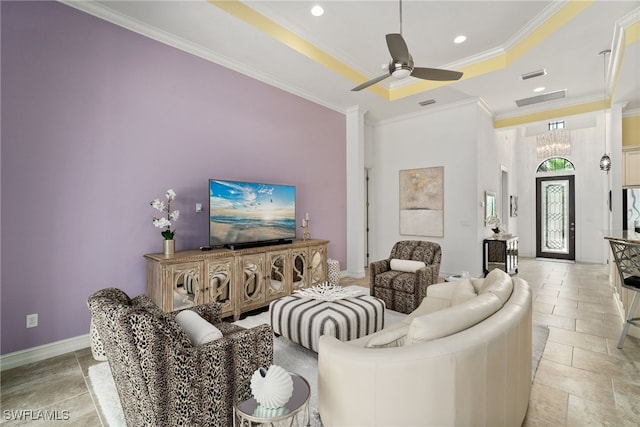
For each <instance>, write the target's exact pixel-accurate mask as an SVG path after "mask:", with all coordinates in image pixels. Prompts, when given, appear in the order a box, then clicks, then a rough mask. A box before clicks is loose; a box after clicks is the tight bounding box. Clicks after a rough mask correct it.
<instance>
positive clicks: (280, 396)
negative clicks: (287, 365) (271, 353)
mask: <svg viewBox="0 0 640 427" xmlns="http://www.w3.org/2000/svg"><path fill="white" fill-rule="evenodd" d="M251 393H253V397H255V399H256V401H257V402H258V403H259V404H260V405H261V406H263V407H264V408H267V409H274V408H280V407H281V406H284V404H285V403H287V402H288V401H289V399H290V398H291V395H292V394H293V379H292V378H291V374H290V373H289V372H287V371H286V370H285V369H284V368H282V367H280V366H277V365H271V366H269V369H264V368H260V369H258V370H257V371H255V372H254V373H253V375H252V376H251Z"/></svg>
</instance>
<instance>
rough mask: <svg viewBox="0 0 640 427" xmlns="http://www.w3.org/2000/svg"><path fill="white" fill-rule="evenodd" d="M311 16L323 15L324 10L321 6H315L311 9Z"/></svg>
mask: <svg viewBox="0 0 640 427" xmlns="http://www.w3.org/2000/svg"><path fill="white" fill-rule="evenodd" d="M311 14H312V15H313V16H322V15H324V9H323V8H322V6H320V5H319V4H317V5H315V6H313V7H312V8H311Z"/></svg>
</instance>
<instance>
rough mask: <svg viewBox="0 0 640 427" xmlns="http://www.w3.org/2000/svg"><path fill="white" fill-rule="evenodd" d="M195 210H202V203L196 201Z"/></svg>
mask: <svg viewBox="0 0 640 427" xmlns="http://www.w3.org/2000/svg"><path fill="white" fill-rule="evenodd" d="M196 212H202V203H196Z"/></svg>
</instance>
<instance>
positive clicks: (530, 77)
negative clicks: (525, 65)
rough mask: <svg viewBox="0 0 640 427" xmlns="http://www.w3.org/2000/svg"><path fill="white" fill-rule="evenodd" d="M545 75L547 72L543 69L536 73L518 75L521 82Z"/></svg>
mask: <svg viewBox="0 0 640 427" xmlns="http://www.w3.org/2000/svg"><path fill="white" fill-rule="evenodd" d="M546 75H547V70H545V69H544V68H543V69H542V70H538V71H532V72H530V73H524V74H521V75H520V78H521V79H522V80H529V79H532V78H534V77H540V76H546Z"/></svg>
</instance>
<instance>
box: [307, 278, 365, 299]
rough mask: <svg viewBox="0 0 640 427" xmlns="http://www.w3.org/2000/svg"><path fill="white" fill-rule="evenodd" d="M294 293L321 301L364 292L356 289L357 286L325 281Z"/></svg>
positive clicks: (353, 295)
mask: <svg viewBox="0 0 640 427" xmlns="http://www.w3.org/2000/svg"><path fill="white" fill-rule="evenodd" d="M294 293H295V294H297V295H300V296H302V297H306V298H311V299H317V300H322V301H336V300H339V299H345V298H351V297H357V296H358V295H363V294H364V292H363V291H361V290H360V289H357V287H349V288H343V287H341V286H338V285H334V284H331V283H327V282H324V283H320V284H319V285H316V286H312V287H310V288H306V289H299V290H297V291H294Z"/></svg>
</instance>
